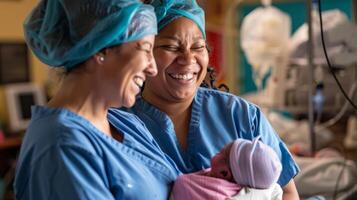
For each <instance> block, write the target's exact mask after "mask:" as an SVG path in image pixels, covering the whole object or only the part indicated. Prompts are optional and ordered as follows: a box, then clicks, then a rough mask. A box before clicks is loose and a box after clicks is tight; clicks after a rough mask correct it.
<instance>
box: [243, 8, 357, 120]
mask: <svg viewBox="0 0 357 200" xmlns="http://www.w3.org/2000/svg"><path fill="white" fill-rule="evenodd" d="M263 9H264V8H258V9H256V10H254V11H252V13H254V12H256V13H258V14H259V13H263V12H262V10H263ZM258 11H259V12H258ZM264 11H266V12H268V8H265V10H264ZM274 12H275V11H269V13H270V15H272V16H273V14H272V13H274ZM277 12H278V11H276V13H277ZM256 13H255V14H254V15H253V14H252V15H251V14H249V15H248V16H247V17H246V18H245V19H244V21H243V25H242V29H241V33H242V48H243V50H244V52H245V54H246V56H247V58H248V61H249V63H250V64H251V65H252V67H253V71H254V76H257V77H255V81H256V83H257V85H258V88H259V87H260V86H261V80H262V78H263V77H264V75H265V74H266V73H267V72H268V70H269V68H270V67H272V68H271V70H272V73H271V75H270V77H269V79H268V80H267V85H266V88H264V90H262V91H260V92H259V97H257V99H259V104H261V105H264V106H268V107H274V108H278V109H284V110H287V111H289V112H292V113H296V114H302V113H306V111H307V108H308V101H307V99H308V96H309V93H308V88H309V85H308V82H309V80H308V75H309V74H310V72H309V70H310V69H309V67H308V58H307V45H308V26H307V24H304V25H302V26H301V27H300V28H299V29H298V30H297V31H296V32H295V34H294V35H293V36H292V38H291V40H289V41H285V39H282V40H280V41H279V40H277V39H276V38H274V37H270V32H272V31H270V32H269V31H264V32H259V30H264V29H265V28H266V29H271V28H269V26H267V24H269V23H266V22H267V21H269V17H268V18H267V19H265V16H264V17H261V15H258V14H256ZM278 15H279V14H276V16H278ZM253 17H255V18H258V17H260V18H261V19H260V21H259V20H258V19H255V18H253ZM262 18H263V19H264V20H263V19H262ZM253 19H254V20H256V23H254V25H252V24H251V25H250V26H251V27H252V28H251V29H248V28H245V27H244V25H245V23H251V22H253ZM271 19H274V18H273V17H272V18H271ZM312 19H313V20H312V26H313V28H312V29H313V30H314V32H313V41H314V48H313V54H314V58H313V60H314V65H316V67H315V68H314V72H313V75H314V82H315V83H316V84H315V85H316V86H317V85H320V86H321V85H322V86H323V87H322V88H319V87H315V89H314V93H315V94H316V93H318V95H320V96H319V97H318V98H320V100H322V101H320V102H315V103H321V104H315V106H314V107H316V106H317V108H318V107H320V108H321V109H323V111H324V112H329V113H335V112H337V111H338V110H340V109H341V108H342V106H343V105H344V103H345V100H344V97H343V95H342V94H341V93H340V92H338V91H339V89H338V86H337V85H336V82H335V81H334V80H333V78H332V77H331V75H330V72H329V69H328V68H327V65H326V58H325V56H324V53H323V48H322V42H321V34H320V28H319V18H318V13H317V12H316V11H315V12H313V13H312ZM280 21H281V23H280V25H281V26H282V25H283V24H285V25H286V26H287V27H286V29H290V25H288V23H283V22H282V20H280ZM322 21H323V27H324V35H325V43H326V48H327V53H328V55H329V57H330V60H331V63H332V64H333V66H334V67H335V69H334V71H335V73H336V75H337V77H338V79H339V80H340V82H341V85H342V86H343V88H345V89H346V90H347V91H349V93H351V92H352V93H353V91H352V89H353V87H352V85H353V83H354V82H357V67H356V65H355V64H356V63H357V41H356V40H355V39H354V38H353V36H354V35H357V26H356V25H355V24H353V23H351V22H349V21H348V19H347V17H346V15H345V14H344V13H342V12H341V11H339V10H329V11H325V12H323V13H322ZM246 26H248V25H246ZM253 28H254V29H253ZM282 29H283V28H281V27H280V29H279V30H282ZM248 30H249V31H248ZM257 30H258V31H257ZM252 32H256V33H252ZM250 33H251V34H250ZM259 33H260V34H261V35H259ZM265 33H266V35H267V36H265V35H264V36H263V34H265ZM284 34H285V36H283V37H282V38H285V37H286V32H284ZM277 35H279V34H277ZM280 35H281V34H280ZM280 35H279V36H280ZM258 36H259V37H258ZM252 40H255V41H252ZM283 41H284V42H285V43H286V45H289V51H287V50H286V49H285V53H284V54H285V55H283V54H279V53H278V52H279V51H278V50H277V49H278V47H281V48H282V49H284V48H283ZM253 45H256V46H258V47H259V48H255V47H254V48H253ZM279 45H280V46H279ZM264 51H266V52H264ZM285 56H288V62H286V61H285V60H284V57H285ZM279 57H280V58H282V59H281V60H279V59H278V58H279ZM274 61H275V63H274ZM276 62H277V63H276ZM319 89H320V90H319ZM261 97H264V98H261ZM316 98H317V97H316V96H315V100H316ZM253 101H254V100H253ZM353 101H354V102H357V96H355V97H354V99H353ZM322 104H323V105H322ZM315 111H317V110H316V109H315Z"/></svg>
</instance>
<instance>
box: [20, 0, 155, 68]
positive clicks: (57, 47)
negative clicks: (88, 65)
mask: <svg viewBox="0 0 357 200" xmlns="http://www.w3.org/2000/svg"><path fill="white" fill-rule="evenodd" d="M24 32H25V39H26V42H27V44H28V46H29V47H30V48H31V49H32V51H33V52H34V54H35V55H36V56H37V57H38V58H39V59H40V60H41V61H42V62H44V63H46V64H48V65H50V66H53V67H61V66H64V67H65V68H66V69H71V68H73V67H74V66H76V65H77V64H79V63H81V62H84V61H85V60H87V59H89V58H90V57H91V56H93V55H94V54H96V53H97V52H99V51H100V50H101V49H103V48H106V47H110V46H115V45H119V44H122V43H126V42H130V41H134V40H138V39H140V38H143V37H145V36H147V35H155V34H157V22H156V17H155V13H154V9H153V8H152V6H150V5H145V4H143V3H142V2H141V1H140V0H42V1H41V2H40V3H39V4H38V5H37V7H35V8H34V10H33V11H32V12H31V14H30V15H29V16H28V17H27V19H26V20H25V23H24Z"/></svg>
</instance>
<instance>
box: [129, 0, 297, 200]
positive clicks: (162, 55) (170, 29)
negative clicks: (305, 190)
mask: <svg viewBox="0 0 357 200" xmlns="http://www.w3.org/2000/svg"><path fill="white" fill-rule="evenodd" d="M151 5H153V6H154V7H155V12H156V16H157V19H158V28H159V34H158V35H157V36H156V38H155V48H154V57H155V60H156V63H157V68H158V75H157V76H156V77H149V78H147V81H146V84H145V86H144V91H143V93H142V96H141V97H139V98H137V102H136V103H135V105H134V107H133V108H131V109H130V111H131V112H133V113H135V114H136V115H138V116H139V118H140V119H141V120H142V121H143V122H144V123H145V124H146V126H147V127H148V128H149V130H150V132H151V134H152V135H153V136H154V138H155V139H156V141H157V142H158V144H159V145H160V147H161V148H162V150H163V151H164V152H165V153H167V154H168V156H169V157H170V158H171V159H172V160H173V161H174V162H175V163H176V165H177V166H178V168H179V169H180V170H181V171H182V172H183V173H191V172H197V171H199V170H201V169H202V168H209V167H210V165H211V163H210V160H211V158H212V157H213V156H214V155H215V153H216V152H218V151H219V150H220V149H221V148H223V146H224V145H225V144H227V143H229V142H231V141H233V140H236V139H239V138H241V139H246V140H252V139H253V138H255V137H257V136H260V137H261V140H262V142H263V143H265V144H267V145H269V146H270V147H271V148H272V149H273V150H274V151H275V153H276V154H277V155H278V157H279V161H280V163H281V165H282V171H281V174H280V176H279V180H278V184H279V185H280V186H279V187H282V188H283V190H284V194H283V195H284V198H286V199H298V194H297V191H296V187H295V185H294V181H293V177H294V176H295V175H296V174H297V173H298V172H299V168H298V166H297V165H296V163H295V162H294V160H293V158H292V156H291V154H290V153H289V151H288V149H287V147H286V146H285V144H284V143H283V142H282V141H281V139H280V138H279V137H278V135H277V134H276V132H275V130H274V129H273V128H272V126H271V125H270V123H269V122H268V120H267V119H266V117H265V116H264V114H263V113H262V112H261V110H260V108H259V107H257V106H256V105H254V104H252V103H250V102H248V101H246V100H244V99H242V98H240V97H237V96H235V95H232V94H229V93H224V92H221V91H216V90H211V89H205V88H200V87H199V86H200V84H201V82H202V80H203V78H204V77H205V75H206V70H207V65H208V53H207V48H206V45H205V44H206V41H205V40H206V36H205V16H204V11H203V10H202V9H201V8H200V7H199V6H198V4H197V3H196V1H195V0H182V1H170V0H154V1H153V2H152V4H151ZM289 196H290V197H289Z"/></svg>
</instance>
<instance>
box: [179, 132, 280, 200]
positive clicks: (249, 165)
mask: <svg viewBox="0 0 357 200" xmlns="http://www.w3.org/2000/svg"><path fill="white" fill-rule="evenodd" d="M281 170H282V165H281V163H280V160H279V158H278V156H277V154H276V153H275V152H274V151H273V150H272V148H270V147H269V146H267V145H265V144H264V143H263V142H261V141H259V138H255V139H254V140H253V141H250V140H245V139H237V140H235V141H233V142H231V143H229V144H227V145H226V146H225V147H224V148H223V149H222V150H221V151H220V152H219V153H217V154H216V155H215V156H214V157H213V158H212V159H211V168H209V169H205V170H202V171H199V172H197V173H191V174H185V175H182V176H180V177H178V178H177V180H176V182H175V185H174V187H173V198H174V200H186V199H192V200H201V199H209V200H226V199H242V200H243V199H260V200H263V199H282V190H281V188H280V186H279V185H278V184H277V183H276V182H277V180H278V178H279V176H280V173H281Z"/></svg>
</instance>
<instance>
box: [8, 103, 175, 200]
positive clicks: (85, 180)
mask: <svg viewBox="0 0 357 200" xmlns="http://www.w3.org/2000/svg"><path fill="white" fill-rule="evenodd" d="M108 120H109V121H110V123H111V124H112V125H113V126H114V127H115V128H116V129H117V130H118V131H119V132H121V133H123V136H124V139H123V142H122V143H120V142H118V141H117V140H114V139H113V138H111V137H108V136H106V135H105V134H104V133H102V132H101V131H99V130H98V129H97V128H95V127H94V126H93V125H92V124H91V123H90V122H89V121H87V120H86V119H84V118H82V117H80V116H78V115H76V114H74V113H72V112H70V111H68V110H65V109H54V108H47V107H38V106H36V107H33V109H32V120H31V123H30V125H29V127H28V130H27V132H26V134H25V138H24V141H23V144H22V146H21V151H20V156H19V159H18V162H17V167H16V176H15V183H14V190H15V194H16V199H19V200H20V199H26V200H48V199H51V200H59V199H63V200H68V199H78V200H80V199H95V200H110V199H116V200H125V199H142V197H145V198H146V199H158V200H164V199H167V198H168V195H169V191H170V189H171V186H172V184H173V181H174V180H175V179H176V176H177V175H179V174H180V173H179V172H178V170H177V168H176V167H175V165H174V164H173V162H172V161H171V160H170V159H168V158H167V157H166V155H165V154H164V153H163V152H162V151H161V150H160V149H159V147H158V145H157V143H156V142H155V141H154V140H153V138H152V136H151V135H150V134H149V133H148V131H147V129H146V128H145V127H144V126H143V124H142V122H141V121H140V120H138V119H137V118H136V117H135V116H134V115H132V114H130V113H125V112H122V111H118V110H115V111H114V110H111V111H109V114H108Z"/></svg>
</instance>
